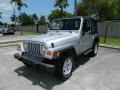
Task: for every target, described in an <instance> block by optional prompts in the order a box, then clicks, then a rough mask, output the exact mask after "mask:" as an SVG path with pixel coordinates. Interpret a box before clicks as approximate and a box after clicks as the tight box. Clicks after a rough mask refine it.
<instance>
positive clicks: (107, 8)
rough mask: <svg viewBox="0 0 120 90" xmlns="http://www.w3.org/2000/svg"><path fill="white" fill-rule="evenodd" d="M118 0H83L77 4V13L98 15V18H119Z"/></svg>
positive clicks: (119, 6)
mask: <svg viewBox="0 0 120 90" xmlns="http://www.w3.org/2000/svg"><path fill="white" fill-rule="evenodd" d="M118 1H119V0H82V1H81V2H79V3H78V5H77V10H78V11H77V12H78V13H77V15H78V16H96V18H99V19H100V20H110V19H118V16H119V15H120V13H118V11H119V10H120V4H119V5H118ZM117 8H118V9H117ZM117 15H118V16H117Z"/></svg>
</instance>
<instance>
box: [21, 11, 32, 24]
mask: <svg viewBox="0 0 120 90" xmlns="http://www.w3.org/2000/svg"><path fill="white" fill-rule="evenodd" d="M19 17H20V18H19V23H20V25H23V26H25V25H33V24H34V21H33V19H32V16H30V15H27V14H26V13H21V15H20V16H19Z"/></svg>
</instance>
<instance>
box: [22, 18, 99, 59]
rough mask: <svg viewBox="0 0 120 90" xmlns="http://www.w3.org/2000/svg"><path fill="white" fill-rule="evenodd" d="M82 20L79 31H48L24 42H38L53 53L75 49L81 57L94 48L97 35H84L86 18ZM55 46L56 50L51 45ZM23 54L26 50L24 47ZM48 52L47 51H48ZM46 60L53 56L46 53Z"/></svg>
mask: <svg viewBox="0 0 120 90" xmlns="http://www.w3.org/2000/svg"><path fill="white" fill-rule="evenodd" d="M80 18H81V23H80V28H79V30H71V32H70V31H69V30H57V31H55V30H48V33H47V34H43V35H39V36H36V37H33V38H30V39H27V40H25V41H24V42H36V43H44V44H45V45H46V47H47V50H50V51H52V54H53V52H57V51H60V50H63V49H65V48H69V47H73V48H74V49H75V51H76V54H77V55H79V54H81V53H83V52H84V51H86V50H88V49H90V48H92V46H93V41H94V39H95V37H97V36H98V35H97V34H94V35H91V34H90V33H91V32H87V33H86V34H85V35H84V36H83V35H82V31H83V22H84V18H83V17H80ZM52 43H53V44H54V48H52V46H51V44H52ZM21 50H23V52H24V48H23V47H22V49H21ZM47 50H46V51H47ZM43 57H44V58H48V59H53V55H52V56H51V57H50V56H47V55H46V53H45V55H44V56H43Z"/></svg>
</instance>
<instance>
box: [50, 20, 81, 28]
mask: <svg viewBox="0 0 120 90" xmlns="http://www.w3.org/2000/svg"><path fill="white" fill-rule="evenodd" d="M80 22H81V19H80V18H77V19H60V20H53V21H52V22H51V25H50V30H79V28H80Z"/></svg>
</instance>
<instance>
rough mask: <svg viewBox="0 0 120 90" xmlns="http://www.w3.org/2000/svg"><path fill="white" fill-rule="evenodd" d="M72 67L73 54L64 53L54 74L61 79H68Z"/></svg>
mask: <svg viewBox="0 0 120 90" xmlns="http://www.w3.org/2000/svg"><path fill="white" fill-rule="evenodd" d="M73 67H74V56H73V55H66V56H63V57H62V58H61V59H60V60H59V62H58V64H57V66H56V76H57V78H59V79H60V80H62V81H65V80H67V79H69V78H70V77H71V75H72V70H73Z"/></svg>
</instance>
